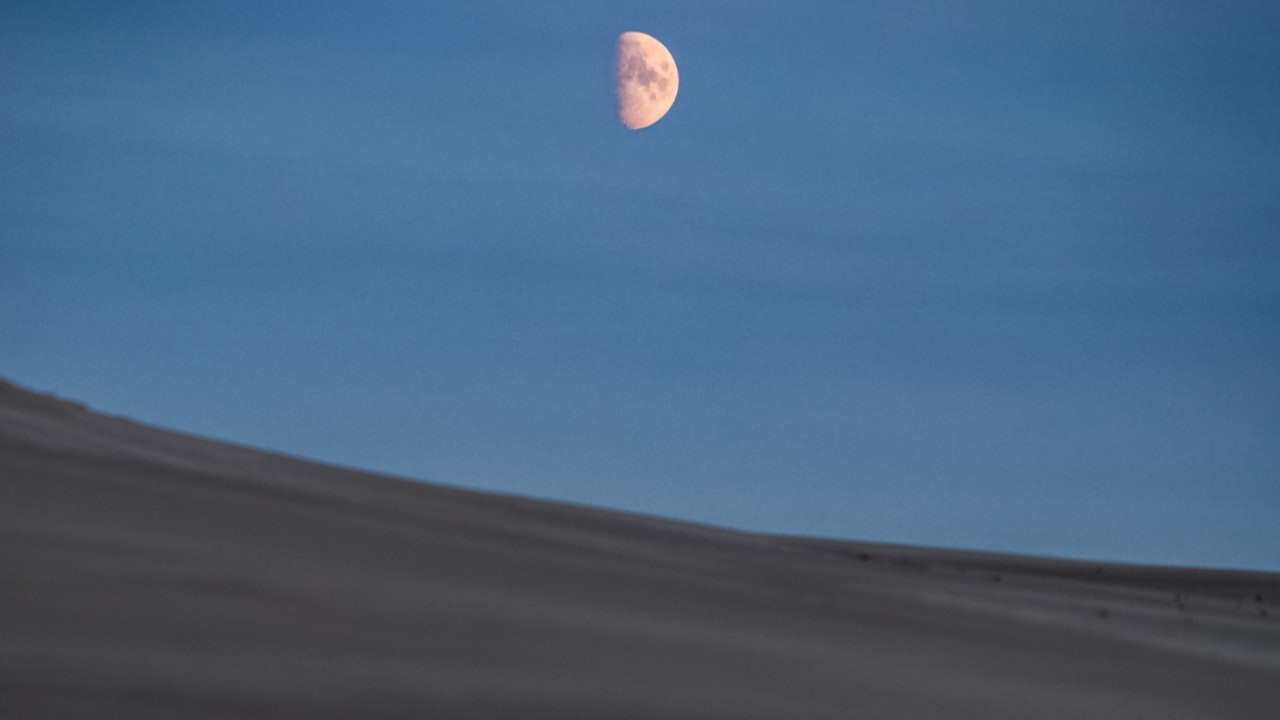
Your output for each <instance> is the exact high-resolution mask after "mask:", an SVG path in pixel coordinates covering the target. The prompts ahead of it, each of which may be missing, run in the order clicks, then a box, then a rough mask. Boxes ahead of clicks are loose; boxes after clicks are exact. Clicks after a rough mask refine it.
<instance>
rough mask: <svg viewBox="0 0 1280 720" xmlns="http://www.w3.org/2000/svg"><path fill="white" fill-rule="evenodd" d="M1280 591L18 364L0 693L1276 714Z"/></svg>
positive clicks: (213, 713)
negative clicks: (211, 406) (29, 376)
mask: <svg viewBox="0 0 1280 720" xmlns="http://www.w3.org/2000/svg"><path fill="white" fill-rule="evenodd" d="M1187 531H1188V532H1195V531H1196V530H1195V528H1187ZM1278 600H1280V575H1277V574H1269V573H1247V572H1232V571H1214V570H1193V569H1178V568H1156V567H1140V566H1126V565H1113V564H1095V563H1079V562H1065V561H1058V560H1046V559H1037V558H1027V557H1008V556H998V555H987V554H978V553H965V552H953V551H944V550H928V549H920V548H905V547H893V546H884V545H871V544H864V543H853V542H835V541H819V540H804V539H796V538H786V537H773V536H766V535H753V534H748V533H740V532H730V531H726V530H720V529H714V528H709V527H701V526H697V525H690V524H683V523H677V522H671V521H667V520H661V519H657V518H651V517H641V516H635V515H626V514H621V513H613V512H606V511H601V510H595V509H587V508H580V507H570V506H565V505H558V504H553V503H546V502H536V501H532V500H526V499H518V498H512V497H504V496H498V495H488V494H482V493H476V492H468V491H462V490H457V489H450V488H445V487H438V486H433V485H427V484H421V483H415V482H408V481H404V480H398V479H393V478H387V477H382V476H377V475H372V474H367V473H361V472H355V471H351V470H345V469H339V468H335V467H328V466H324V465H319V464H315V463H309V462H304V461H300V460H296V459H291V458H287V457H281V456H279V455H272V454H268V453H264V452H258V451H254V450H249V449H245V448H241V447H235V446H231V445H227V444H222V443H217V442H211V441H208V440H202V439H198V438H194V437H189V436H185V435H180V434H176V433H172V432H166V431H162V430H158V429H154V428H150V427H146V426H144V425H139V424H135V423H133V422H131V421H128V420H124V419H120V418H113V417H107V416H103V415H98V414H95V413H92V412H89V411H87V410H85V409H83V408H81V407H79V406H76V405H73V404H71V403H66V402H63V401H60V400H56V399H53V398H50V397H47V396H42V395H35V394H32V393H29V392H26V391H24V390H21V389H18V388H16V387H14V386H12V385H7V384H3V383H0V717H3V718H61V717H75V718H130V719H134V718H268V717H271V718H276V717H279V718H286V717H287V718H293V717H299V718H402V717H403V718H461V717H467V718H504V717H510V718H522V719H529V718H557V719H566V718H610V719H624V718H734V719H744V720H745V719H748V718H785V719H796V718H842V719H844V718H930V717H937V718H951V719H960V718H984V719H990V718H1019V719H1022V718H1072V719H1073V720H1075V719H1080V718H1152V719H1159V720H1172V719H1176V718H1226V717H1232V718H1235V717H1239V718H1274V717H1280V604H1278V603H1277V601H1278Z"/></svg>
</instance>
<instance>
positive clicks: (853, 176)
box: [0, 0, 1280, 570]
mask: <svg viewBox="0 0 1280 720" xmlns="http://www.w3.org/2000/svg"><path fill="white" fill-rule="evenodd" d="M625 30H640V31H643V32H647V33H650V34H652V35H654V36H655V37H657V38H658V39H659V40H661V41H662V42H663V43H665V44H666V45H667V47H668V48H669V49H670V50H671V52H672V53H673V55H674V56H675V58H676V61H677V63H678V64H679V67H680V95H679V97H678V99H677V100H676V103H675V106H674V107H673V108H672V110H671V112H670V114H669V115H668V116H667V117H666V118H665V119H663V120H662V121H661V122H659V123H658V124H657V125H655V126H653V127H651V128H649V129H646V130H642V131H638V132H633V131H629V130H627V129H626V128H624V127H623V126H622V124H621V123H620V122H619V121H618V118H617V116H616V110H615V107H614V99H613V94H612V78H611V73H612V62H613V49H614V42H615V39H616V37H617V36H618V34H619V33H621V32H623V31H625ZM1278 238H1280V4H1277V3H1275V2H1274V0H1267V1H1265V2H1245V1H1243V0H1241V1H1234V0H1233V1H1232V2H1220V1H1217V0H1206V1H1204V2H1173V1H1162V2H1124V1H1123V0H1119V1H1117V0H1105V1H1102V2H1070V3H1062V2H1040V3H1037V2H1006V3H991V2H953V3H944V2H913V1H911V0H906V1H903V0H892V1H887V2H852V1H849V0H836V1H833V2H808V3H805V2H776V3H767V2H741V1H737V0H734V1H732V2H729V1H724V2H689V1H688V0H680V1H678V2H644V3H613V2H597V1H590V2H545V3H544V2H538V3H534V2H477V1H476V0H467V1H466V2H457V3H445V2H431V3H425V2H405V3H385V2H346V3H335V2H329V3H323V2H292V3H283V2H257V1H255V2H248V1H246V2H176V1H174V0H166V1H164V2H126V3H96V2H85V3H65V2H50V1H49V0H39V1H30V2H6V3H4V4H3V5H2V6H0V307H2V308H3V311H0V375H3V376H5V377H8V378H9V379H11V380H13V381H15V382H18V383H20V384H24V385H27V386H30V387H34V388H36V389H39V390H44V391H52V392H55V393H57V394H59V395H63V396H66V397H71V398H75V399H79V400H82V401H85V402H87V403H88V404H89V405H90V406H92V407H94V408H97V409H101V410H103V411H106V412H110V413H115V414H122V415H127V416H130V417H134V418H137V419H139V420H143V421H147V422H152V423H157V424H160V425H164V426H167V427H172V428H177V429H181V430H185V431H189V432H194V433H198V434H203V435H210V436H214V437H218V438H223V439H229V440H234V441H238V442H244V443H248V444H251V445H256V446H260V447H266V448H270V449H275V450H280V451H285V452H288V453H293V454H300V455H303V456H308V457H312V458H318V459H322V460H326V461H331V462H336V463H340V464H344V465H351V466H358V467H363V468H369V469H375V470H380V471H385V472H390V473H395V474H399V475H405V476H409V477H413V478H419V479H426V480H432V481H438V482H444V483H449V484H454V485H462V486H467V487H474V488H483V489H489V490H496V491H501V492H512V493H519V494H523V495H531V496H536V497H545V498H554V499H561V500H568V501H573V502H579V503H587V504H593V505H602V506H607V507H613V508H621V509H626V510H635V511H641V512H646V513H655V514H659V515H665V516H673V517H678V518H686V519H693V520H698V521H704V522H710V523H714V524H719V525H726V526H731V527H737V528H745V529H751V530H760V531H776V532H785V533H795V534H805V535H822V536H835V537H843V538H855V539H867V540H882V541H890V542H903V543H913V544H924V545H941V546H953V547H966V548H979V549H994V550H1004V551H1014V552H1022V553H1036V554H1050V555H1060V556H1070V557H1084V558H1096V559H1114V560H1128V561H1141V562H1158V563H1177V564H1199V565H1215V566H1235V567H1249V568H1267V569H1272V570H1280V239H1278Z"/></svg>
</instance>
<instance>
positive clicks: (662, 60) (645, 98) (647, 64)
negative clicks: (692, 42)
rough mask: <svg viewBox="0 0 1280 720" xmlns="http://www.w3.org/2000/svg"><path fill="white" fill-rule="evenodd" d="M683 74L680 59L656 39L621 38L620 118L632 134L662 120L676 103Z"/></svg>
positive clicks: (640, 35)
mask: <svg viewBox="0 0 1280 720" xmlns="http://www.w3.org/2000/svg"><path fill="white" fill-rule="evenodd" d="M679 89H680V73H679V72H678V71H677V70H676V59H675V58H673V57H671V52H670V51H669V50H667V48H666V46H665V45H663V44H662V43H660V42H658V40H657V39H656V38H654V37H653V36H652V35H646V34H644V33H642V32H624V33H622V34H621V35H619V36H618V117H620V118H622V124H623V125H626V126H627V127H629V128H631V129H632V130H639V129H640V128H647V127H649V126H650V125H652V124H654V123H656V122H658V121H659V120H661V119H662V116H663V115H666V114H667V111H668V110H670V109H671V104H672V103H674V102H675V101H676V91H677V90H679Z"/></svg>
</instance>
